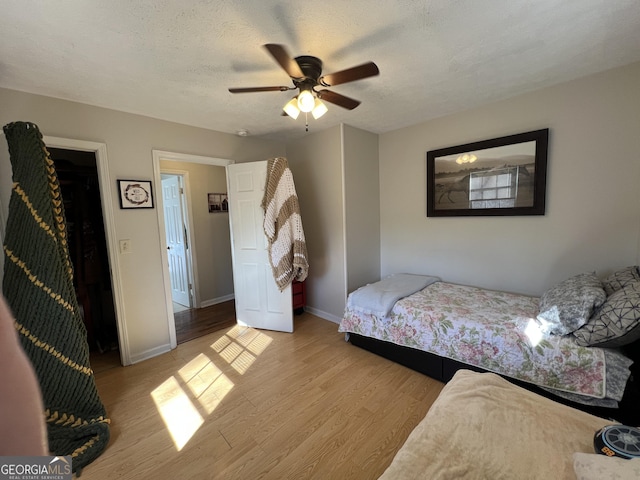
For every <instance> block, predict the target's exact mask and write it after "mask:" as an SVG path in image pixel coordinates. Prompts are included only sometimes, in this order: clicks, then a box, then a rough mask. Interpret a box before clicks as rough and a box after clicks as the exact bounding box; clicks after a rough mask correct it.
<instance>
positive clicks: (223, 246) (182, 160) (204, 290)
mask: <svg viewBox="0 0 640 480" xmlns="http://www.w3.org/2000/svg"><path fill="white" fill-rule="evenodd" d="M231 163H233V162H232V161H230V160H225V159H219V158H212V157H202V156H197V155H189V154H181V153H174V152H165V151H159V150H154V151H153V169H154V177H155V181H156V184H161V185H162V186H163V188H162V190H163V194H162V195H158V196H157V203H158V208H157V214H158V222H159V224H160V231H164V232H165V235H164V236H162V237H163V238H161V243H162V268H163V277H164V285H165V297H166V303H167V324H168V327H169V338H170V344H171V348H175V347H176V346H177V344H178V343H181V342H183V341H187V340H190V339H191V338H195V337H196V336H200V335H203V334H206V333H208V332H209V331H213V330H212V329H219V328H224V327H225V326H227V325H229V324H235V304H234V301H233V299H234V292H233V273H232V268H231V242H230V235H229V219H228V212H210V211H209V209H208V196H207V195H208V194H209V193H223V192H226V172H225V168H224V167H226V166H227V165H229V164H231ZM212 167H215V168H212ZM213 171H218V172H217V173H216V174H214V173H212V172H213ZM212 176H215V178H212ZM218 177H219V180H218ZM174 182H175V183H174ZM165 185H166V186H167V190H168V191H167V192H165ZM169 185H171V186H169ZM173 188H176V189H179V188H182V192H180V193H179V194H178V192H179V190H176V198H175V199H172V198H171V197H172V196H173V194H171V195H170V194H169V191H170V190H171V189H173ZM165 197H166V198H165ZM180 197H181V200H180ZM180 202H181V203H182V206H181V207H179V206H178V205H179V203H180ZM165 204H167V205H168V206H170V207H169V208H168V207H167V206H166V205H165ZM172 205H174V206H172ZM172 208H175V209H178V210H179V212H180V213H181V214H182V217H183V220H182V222H180V220H176V219H177V217H178V212H177V211H173V212H167V213H166V214H165V210H167V209H169V210H171V209H172ZM170 222H171V223H174V225H173V226H170V225H167V224H168V223H170ZM180 223H182V224H183V226H182V227H181V226H180ZM172 230H173V231H172ZM180 239H182V243H183V245H184V247H185V248H186V252H187V253H186V255H185V259H186V262H187V266H186V270H187V272H188V274H187V277H184V276H183V277H181V278H183V279H184V278H188V279H189V280H190V282H191V283H190V285H187V286H186V289H187V291H188V292H189V296H188V298H189V300H188V301H184V300H183V301H177V302H174V298H175V297H176V293H177V290H178V288H176V287H178V286H179V285H178V284H179V283H180V282H182V281H183V280H179V279H178V278H177V277H176V275H173V276H172V270H175V268H174V266H172V263H175V264H177V263H179V260H177V259H171V258H170V257H171V254H172V250H173V248H170V247H172V242H173V241H174V240H178V242H180V241H181V240H180ZM174 277H176V278H174ZM174 292H176V293H174ZM186 303H188V304H189V305H188V307H189V308H186V309H184V310H183V311H179V312H176V311H175V310H176V309H178V310H182V309H181V308H180V305H185V304H186ZM178 333H179V334H178ZM178 340H180V342H179V341H178Z"/></svg>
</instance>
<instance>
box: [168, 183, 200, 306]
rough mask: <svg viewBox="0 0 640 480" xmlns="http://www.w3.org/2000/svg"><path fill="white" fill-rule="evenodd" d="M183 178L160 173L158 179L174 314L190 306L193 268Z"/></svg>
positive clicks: (190, 235)
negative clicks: (160, 189)
mask: <svg viewBox="0 0 640 480" xmlns="http://www.w3.org/2000/svg"><path fill="white" fill-rule="evenodd" d="M184 175H185V174H182V173H164V172H163V173H161V175H160V176H161V178H162V204H163V209H162V210H163V213H164V228H165V237H166V240H167V257H168V263H169V277H170V279H171V301H172V304H173V313H174V314H175V313H178V312H183V311H186V310H189V309H190V308H192V306H193V295H192V291H193V277H192V271H193V266H192V263H191V249H190V248H189V244H190V241H189V239H190V237H192V234H191V227H190V224H189V222H188V219H189V216H188V215H187V206H186V199H185V194H184V192H185V189H184Z"/></svg>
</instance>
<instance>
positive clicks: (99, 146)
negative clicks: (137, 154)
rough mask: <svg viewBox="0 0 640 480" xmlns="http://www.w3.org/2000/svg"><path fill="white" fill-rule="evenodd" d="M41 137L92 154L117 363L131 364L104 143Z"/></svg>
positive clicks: (50, 143) (49, 144)
mask: <svg viewBox="0 0 640 480" xmlns="http://www.w3.org/2000/svg"><path fill="white" fill-rule="evenodd" d="M42 140H43V141H44V143H45V145H46V146H47V147H52V148H63V149H66V150H79V151H83V152H93V153H94V154H95V157H96V167H97V170H98V184H99V185H100V201H101V203H102V218H103V221H104V232H105V236H106V241H107V256H108V259H109V268H110V278H111V291H112V293H113V304H114V305H113V307H114V309H115V315H116V325H117V326H118V347H119V350H120V363H121V364H122V365H130V364H131V353H130V351H129V338H128V336H127V329H126V325H125V323H126V322H125V315H124V309H123V305H124V300H123V298H124V293H123V291H122V281H121V280H120V279H121V274H120V263H119V250H118V242H117V240H116V224H115V218H114V209H113V188H112V185H111V177H110V175H109V161H108V159H107V144H106V143H98V142H89V141H85V140H74V139H71V138H61V137H50V136H47V135H43V137H42ZM113 187H115V185H113Z"/></svg>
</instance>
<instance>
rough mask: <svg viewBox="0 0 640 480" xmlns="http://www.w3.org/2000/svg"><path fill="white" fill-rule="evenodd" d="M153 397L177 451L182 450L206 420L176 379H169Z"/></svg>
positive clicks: (154, 392) (153, 393) (152, 393)
mask: <svg viewBox="0 0 640 480" xmlns="http://www.w3.org/2000/svg"><path fill="white" fill-rule="evenodd" d="M151 396H152V397H153V401H154V402H155V403H156V408H157V409H158V411H159V412H160V415H161V416H162V420H164V423H165V425H166V426H167V430H169V433H170V434H171V438H172V439H173V443H174V444H175V446H176V449H177V450H178V451H180V450H182V447H184V446H185V445H186V444H187V442H188V441H189V439H190V438H191V437H192V436H193V434H194V433H196V431H197V430H198V428H200V425H202V424H203V423H204V419H203V418H202V416H201V415H200V414H199V413H198V410H197V409H196V407H195V406H194V405H193V403H192V402H191V400H190V399H189V396H188V395H187V394H186V393H185V392H184V390H183V389H182V387H181V386H180V384H179V383H178V381H177V380H176V378H175V377H170V378H168V379H167V380H166V381H165V382H164V383H163V384H162V385H160V386H159V387H158V388H156V389H155V390H154V391H153V392H151Z"/></svg>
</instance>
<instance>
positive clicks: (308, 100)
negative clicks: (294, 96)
mask: <svg viewBox="0 0 640 480" xmlns="http://www.w3.org/2000/svg"><path fill="white" fill-rule="evenodd" d="M315 105H316V97H314V96H313V93H311V90H302V91H301V92H300V94H299V95H298V108H299V109H300V111H301V112H305V113H309V112H310V111H312V110H313V108H314V107H315Z"/></svg>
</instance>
